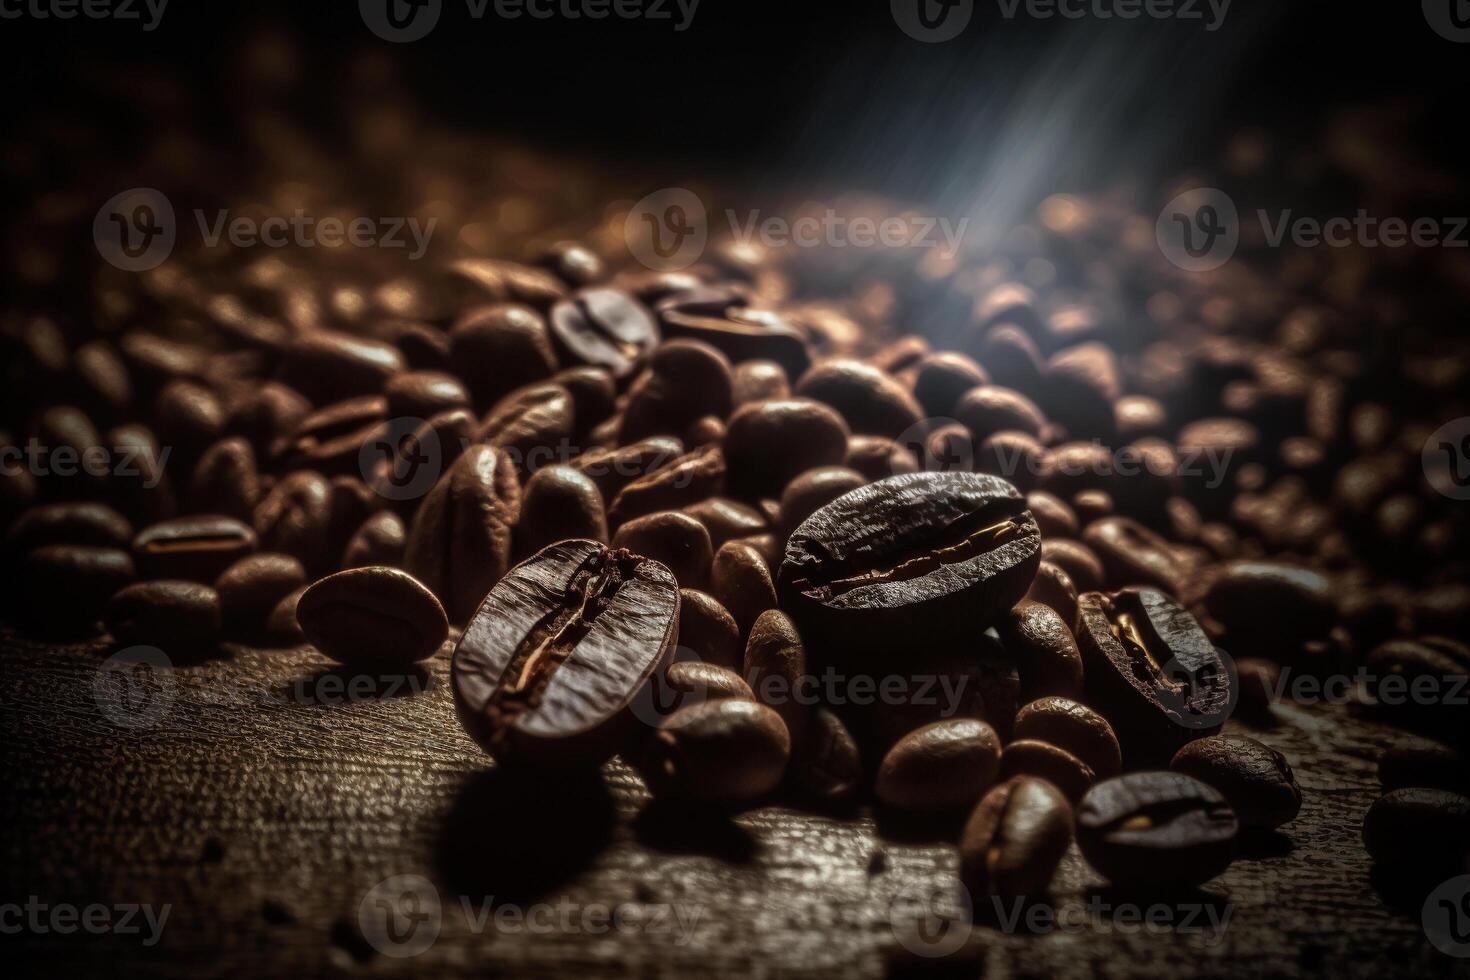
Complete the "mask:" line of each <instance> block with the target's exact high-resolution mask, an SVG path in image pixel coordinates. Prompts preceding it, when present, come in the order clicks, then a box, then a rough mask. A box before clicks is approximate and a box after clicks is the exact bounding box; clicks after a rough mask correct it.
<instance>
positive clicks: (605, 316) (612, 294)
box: [549, 288, 659, 378]
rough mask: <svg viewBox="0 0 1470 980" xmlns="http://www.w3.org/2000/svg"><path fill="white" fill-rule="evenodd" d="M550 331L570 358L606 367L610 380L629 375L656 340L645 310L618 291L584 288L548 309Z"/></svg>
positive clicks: (656, 331)
mask: <svg viewBox="0 0 1470 980" xmlns="http://www.w3.org/2000/svg"><path fill="white" fill-rule="evenodd" d="M549 322H550V324H551V332H552V335H553V337H554V338H555V339H556V342H557V343H558V344H559V345H560V346H561V347H562V348H563V349H565V350H566V351H567V352H568V353H569V354H570V355H571V359H572V360H574V361H577V362H580V363H583V364H591V365H594V366H596V367H601V368H606V369H607V370H608V371H609V372H610V373H611V374H612V376H613V377H615V378H622V377H626V376H627V375H629V374H631V373H632V372H633V369H634V368H635V367H636V366H637V364H638V363H639V361H640V360H641V359H642V358H643V357H644V356H646V355H647V354H648V353H649V351H651V350H652V349H653V348H654V346H655V345H656V344H658V341H659V329H658V323H657V322H656V321H655V320H654V318H653V315H652V314H651V313H649V311H648V309H647V308H646V307H644V306H643V304H641V303H639V302H638V301H637V300H635V299H634V298H633V297H632V296H630V295H628V294H627V293H625V292H623V291H622V290H620V289H607V288H597V289H586V290H583V291H581V292H579V293H576V294H574V295H573V296H571V297H570V298H569V299H564V300H562V301H560V302H558V303H557V304H556V305H555V306H553V307H552V308H551V315H550V317H549Z"/></svg>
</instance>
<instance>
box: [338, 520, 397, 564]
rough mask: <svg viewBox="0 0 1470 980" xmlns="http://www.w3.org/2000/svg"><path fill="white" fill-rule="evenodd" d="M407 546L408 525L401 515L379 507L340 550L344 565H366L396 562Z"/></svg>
mask: <svg viewBox="0 0 1470 980" xmlns="http://www.w3.org/2000/svg"><path fill="white" fill-rule="evenodd" d="M407 545H408V528H407V527H405V526H404V523H403V518H401V517H399V516H398V515H397V514H395V513H393V512H392V511H391V510H382V511H378V513H376V514H374V515H373V516H372V517H369V518H368V519H367V520H366V521H363V523H362V525H361V526H360V527H359V528H358V529H357V530H356V531H355V532H354V533H353V535H352V537H351V538H349V539H348V541H347V548H346V549H345V550H344V551H343V553H342V567H343V568H362V567H364V566H366V565H399V564H402V563H403V552H404V549H405V548H406V547H407Z"/></svg>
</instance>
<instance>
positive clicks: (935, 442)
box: [923, 422, 975, 473]
mask: <svg viewBox="0 0 1470 980" xmlns="http://www.w3.org/2000/svg"><path fill="white" fill-rule="evenodd" d="M974 460H975V439H974V436H972V435H971V434H970V430H969V429H967V428H965V427H964V426H963V425H960V424H959V423H958V422H951V423H950V424H948V425H941V426H940V427H939V428H937V429H935V430H934V431H933V432H931V433H930V434H929V438H928V439H927V440H926V441H925V443H924V450H923V463H924V469H926V470H931V471H934V472H939V473H947V472H949V471H951V470H959V471H961V472H964V473H969V472H972V471H973V470H974V469H975V465H974Z"/></svg>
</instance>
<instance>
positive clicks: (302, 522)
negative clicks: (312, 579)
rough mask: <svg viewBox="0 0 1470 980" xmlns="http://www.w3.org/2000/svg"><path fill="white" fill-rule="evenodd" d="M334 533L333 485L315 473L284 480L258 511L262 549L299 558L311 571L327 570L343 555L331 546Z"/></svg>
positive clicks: (307, 471)
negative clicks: (334, 560)
mask: <svg viewBox="0 0 1470 980" xmlns="http://www.w3.org/2000/svg"><path fill="white" fill-rule="evenodd" d="M333 530H334V527H333V523H332V484H331V482H330V481H329V480H327V478H326V477H324V476H322V475H321V474H320V473H317V472H315V471H313V470H298V471H297V472H295V473H290V474H287V475H286V476H284V477H282V478H281V479H280V480H279V481H278V482H277V483H276V485H275V486H274V487H272V488H271V491H270V493H268V494H266V495H265V499H264V500H262V501H261V502H260V504H259V506H257V507H256V508H255V533H256V535H257V536H258V537H259V538H260V546H261V547H262V548H264V549H265V550H267V551H280V552H284V553H285V554H288V555H291V556H293V557H295V558H299V559H300V560H301V563H302V564H303V565H305V566H306V567H307V568H308V569H317V568H326V567H328V565H330V564H331V562H332V561H333V559H335V558H336V557H337V556H338V555H340V554H341V551H340V550H334V549H333V548H332V547H331V544H332V532H333ZM339 547H340V545H339Z"/></svg>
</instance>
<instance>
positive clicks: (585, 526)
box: [515, 465, 657, 557]
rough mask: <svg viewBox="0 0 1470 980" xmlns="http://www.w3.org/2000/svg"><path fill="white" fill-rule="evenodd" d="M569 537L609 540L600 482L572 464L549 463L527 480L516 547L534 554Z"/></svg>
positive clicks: (517, 551)
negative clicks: (597, 482) (593, 480)
mask: <svg viewBox="0 0 1470 980" xmlns="http://www.w3.org/2000/svg"><path fill="white" fill-rule="evenodd" d="M567 538H590V539H592V540H593V541H603V542H606V541H607V514H606V513H605V512H604V510H603V506H602V494H601V493H600V492H599V491H598V489H597V484H595V483H593V482H592V481H591V480H590V479H588V478H587V477H586V476H583V475H582V473H580V472H579V471H577V470H575V469H573V468H572V467H570V466H560V465H558V466H547V467H544V468H542V469H539V470H537V471H536V472H535V474H534V475H533V476H532V477H531V478H530V479H529V480H527V481H526V486H525V489H524V491H523V492H522V494H521V516H520V521H519V523H517V524H516V527H515V550H516V553H517V554H519V555H533V554H535V553H536V552H538V551H540V550H541V549H542V548H544V547H546V546H547V545H549V544H553V543H555V542H557V541H565V540H566V539H567ZM634 550H635V551H636V550H637V549H634ZM653 557H657V556H656V555H655V556H653Z"/></svg>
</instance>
